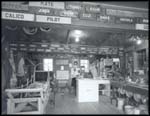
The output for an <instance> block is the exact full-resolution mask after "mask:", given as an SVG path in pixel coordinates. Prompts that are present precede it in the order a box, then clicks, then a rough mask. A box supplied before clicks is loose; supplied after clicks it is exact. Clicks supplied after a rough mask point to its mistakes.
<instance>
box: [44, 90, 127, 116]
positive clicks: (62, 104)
mask: <svg viewBox="0 0 150 116" xmlns="http://www.w3.org/2000/svg"><path fill="white" fill-rule="evenodd" d="M99 99H100V100H99V102H98V103H96V102H92V103H91V102H88V103H78V102H77V99H76V97H75V96H74V95H73V94H69V93H65V95H64V96H62V95H61V93H57V94H56V102H55V107H52V105H51V104H50V103H48V105H47V107H46V114H124V113H123V111H119V110H118V109H117V108H116V107H115V105H112V104H110V99H109V97H106V96H100V98H99Z"/></svg>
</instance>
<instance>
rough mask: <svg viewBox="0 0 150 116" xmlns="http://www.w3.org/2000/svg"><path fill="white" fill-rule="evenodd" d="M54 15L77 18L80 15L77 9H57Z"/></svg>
mask: <svg viewBox="0 0 150 116" xmlns="http://www.w3.org/2000/svg"><path fill="white" fill-rule="evenodd" d="M54 15H56V16H64V17H74V18H77V17H78V12H77V11H72V10H55V12H54Z"/></svg>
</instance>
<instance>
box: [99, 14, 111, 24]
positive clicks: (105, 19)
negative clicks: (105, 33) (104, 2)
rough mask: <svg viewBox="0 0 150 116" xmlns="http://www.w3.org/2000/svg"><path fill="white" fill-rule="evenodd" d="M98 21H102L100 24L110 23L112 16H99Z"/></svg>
mask: <svg viewBox="0 0 150 116" xmlns="http://www.w3.org/2000/svg"><path fill="white" fill-rule="evenodd" d="M97 21H100V22H109V21H110V16H106V15H98V16H97Z"/></svg>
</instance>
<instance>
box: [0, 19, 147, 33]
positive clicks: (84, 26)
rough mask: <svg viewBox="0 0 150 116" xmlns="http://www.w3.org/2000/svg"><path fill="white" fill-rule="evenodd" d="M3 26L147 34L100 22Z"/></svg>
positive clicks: (20, 22) (21, 23)
mask: <svg viewBox="0 0 150 116" xmlns="http://www.w3.org/2000/svg"><path fill="white" fill-rule="evenodd" d="M5 25H12V26H15V25H18V26H22V27H23V26H34V27H51V28H60V29H64V28H65V29H70V30H74V29H80V30H91V29H92V30H98V31H100V32H111V33H118V32H119V33H124V32H133V33H134V32H137V33H139V32H140V33H147V31H142V30H140V31H139V30H134V28H135V25H131V24H129V25H126V24H104V23H101V22H94V21H83V20H80V21H77V20H72V24H71V25H70V24H69V25H67V24H52V23H39V22H27V21H12V20H2V26H5Z"/></svg>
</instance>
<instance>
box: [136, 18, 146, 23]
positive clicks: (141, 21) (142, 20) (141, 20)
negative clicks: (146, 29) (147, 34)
mask: <svg viewBox="0 0 150 116" xmlns="http://www.w3.org/2000/svg"><path fill="white" fill-rule="evenodd" d="M148 22H149V20H148V19H143V18H140V19H139V21H138V22H137V23H141V24H143V23H144V24H148Z"/></svg>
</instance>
